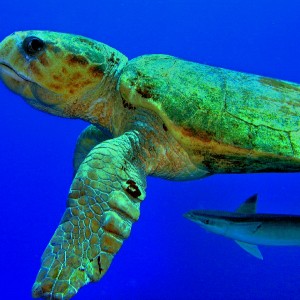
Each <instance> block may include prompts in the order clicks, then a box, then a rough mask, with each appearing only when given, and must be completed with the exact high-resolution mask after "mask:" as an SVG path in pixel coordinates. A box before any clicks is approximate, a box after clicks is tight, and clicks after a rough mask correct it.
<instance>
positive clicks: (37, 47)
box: [23, 36, 45, 55]
mask: <svg viewBox="0 0 300 300" xmlns="http://www.w3.org/2000/svg"><path fill="white" fill-rule="evenodd" d="M44 47H45V43H44V42H43V41H42V40H41V39H39V38H37V37H35V36H29V37H27V38H26V39H25V40H24V41H23V49H24V51H25V52H26V53H27V54H29V55H34V54H37V53H38V52H40V51H41V50H43V48H44Z"/></svg>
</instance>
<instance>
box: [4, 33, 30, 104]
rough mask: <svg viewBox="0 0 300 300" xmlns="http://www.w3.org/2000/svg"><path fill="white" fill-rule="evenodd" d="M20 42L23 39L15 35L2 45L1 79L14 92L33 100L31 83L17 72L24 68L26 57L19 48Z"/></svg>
mask: <svg viewBox="0 0 300 300" xmlns="http://www.w3.org/2000/svg"><path fill="white" fill-rule="evenodd" d="M20 40H21V37H20V36H19V35H18V34H17V33H14V34H11V35H10V36H8V37H7V38H5V39H4V40H3V41H2V42H1V43H0V79H1V80H2V81H3V82H4V84H5V85H6V86H7V87H8V88H9V89H10V90H12V91H13V92H15V93H17V94H20V95H22V96H23V97H26V98H28V99H32V98H33V95H32V93H31V90H30V81H29V80H28V79H27V78H26V76H24V75H23V74H21V72H17V71H16V69H18V70H22V67H23V68H24V56H23V55H22V53H21V52H20V51H19V47H18V45H19V44H20ZM22 64H23V65H22ZM13 66H14V67H13Z"/></svg>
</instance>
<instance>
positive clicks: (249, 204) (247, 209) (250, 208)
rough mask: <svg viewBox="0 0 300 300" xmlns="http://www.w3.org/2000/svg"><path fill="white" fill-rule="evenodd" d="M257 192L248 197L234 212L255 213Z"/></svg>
mask: <svg viewBox="0 0 300 300" xmlns="http://www.w3.org/2000/svg"><path fill="white" fill-rule="evenodd" d="M256 203H257V194H255V195H253V196H251V197H250V198H248V199H247V200H246V201H245V202H244V203H243V204H242V205H241V206H240V207H239V208H238V209H237V210H236V211H235V212H237V213H241V214H255V213H256Z"/></svg>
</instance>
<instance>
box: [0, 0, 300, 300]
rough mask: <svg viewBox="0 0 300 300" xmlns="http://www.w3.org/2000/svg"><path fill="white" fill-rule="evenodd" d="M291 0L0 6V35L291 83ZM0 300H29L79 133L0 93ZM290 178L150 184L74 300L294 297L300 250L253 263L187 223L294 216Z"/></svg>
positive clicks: (294, 61) (297, 8)
mask: <svg viewBox="0 0 300 300" xmlns="http://www.w3.org/2000/svg"><path fill="white" fill-rule="evenodd" d="M299 15H300V2H299V1H296V0H286V1H279V0H275V1H266V0H260V1H258V0H252V1H247V0H244V1H239V0H228V1H222V0H204V1H201V0H198V1H192V0H185V1H178V0H177V1H175V0H174V1H171V0H166V1H156V0H152V1H150V0H144V1H137V0H133V1H129V0H128V1H126V0H119V1H117V0H111V1H101V0H99V1H96V0H93V1H90V0H86V1H74V0H73V1H49V0H48V1H37V0H31V1H30V2H21V1H17V0H11V1H5V2H4V1H3V2H2V4H1V10H0V38H1V39H2V38H4V37H5V36H6V35H8V34H10V33H12V32H13V31H16V30H28V29H42V30H46V29H47V30H54V31H61V32H69V33H76V34H81V35H84V36H88V37H90V38H94V39H96V40H99V41H101V42H104V43H107V44H109V45H110V46H113V47H115V48H116V49H118V50H119V51H121V52H123V53H124V54H125V55H127V56H128V57H129V58H133V57H136V56H138V55H142V54H147V53H165V54H171V55H174V56H178V57H181V58H184V59H187V60H192V61H196V62H199V63H206V64H210V65H215V66H220V67H224V68H229V69H234V70H238V71H244V72H249V73H257V74H261V75H265V76H270V77H275V78H280V79H285V80H290V81H295V82H298V83H300V71H299V70H300V60H299V53H300V43H299V41H300V32H299V28H300V18H299ZM0 95H1V130H0V141H1V147H0V149H1V155H0V161H1V162H0V165H1V180H0V190H1V196H2V197H1V202H0V203H1V206H0V215H1V218H0V266H1V272H0V299H20V300H27V299H31V286H32V284H33V282H34V280H35V276H36V274H37V272H38V269H39V266H40V257H41V254H42V252H43V250H44V249H45V247H46V245H47V243H48V241H49V240H50V238H51V236H52V234H53V232H54V230H55V229H56V227H57V225H58V223H59V220H60V218H61V216H62V214H63V212H64V209H65V203H66V197H67V194H68V189H69V186H70V183H71V180H72V156H73V150H74V145H75V141H76V138H77V136H78V135H79V133H80V132H81V130H82V129H83V128H85V126H86V125H87V124H85V123H84V122H82V121H78V120H66V119H61V118H57V117H53V116H50V115H46V114H44V113H41V112H38V111H36V110H34V109H32V108H31V107H29V106H28V105H27V104H25V102H23V100H22V99H21V98H20V97H18V96H16V95H14V94H12V93H11V92H9V91H8V90H7V89H6V88H5V87H4V85H3V84H1V85H0ZM299 180H300V175H299V174H259V175H218V176H212V177H209V178H207V179H204V180H197V181H193V182H169V181H166V180H161V179H158V178H149V179H148V188H147V198H146V199H145V201H144V203H143V204H142V208H141V217H140V220H139V221H138V222H137V223H136V224H134V226H133V229H132V233H131V236H130V238H129V239H128V240H127V241H125V242H124V245H123V247H122V248H121V250H120V252H119V253H118V255H116V257H115V259H114V261H113V263H112V266H111V268H110V270H109V271H108V273H107V274H106V275H105V277H104V278H103V279H102V280H101V281H100V282H99V283H96V284H90V285H88V286H87V287H84V288H82V290H80V292H79V293H78V295H77V296H76V298H75V299H78V300H80V299H81V300H83V299H85V300H86V299H88V300H98V299H112V300H114V299H122V300H123V299H124V300H129V299H143V300H154V299H158V300H160V299H174V300H176V299H179V300H180V299H216V300H218V299H299V297H300V285H299V282H300V272H299V269H300V248H297V247H261V251H262V253H263V255H264V258H265V259H264V261H259V260H257V259H255V258H253V257H252V256H250V255H249V254H247V253H246V252H244V251H243V250H242V249H241V248H239V247H238V246H237V245H236V244H235V243H233V242H232V241H230V240H227V239H225V238H222V237H219V236H215V235H213V234H209V233H206V232H205V231H203V230H202V229H200V228H199V227H198V226H196V225H195V224H194V223H192V222H190V221H188V220H186V219H184V218H183V217H182V215H183V213H185V212H186V211H188V210H190V209H197V208H203V209H223V210H234V209H235V208H236V207H238V206H239V204H240V203H241V202H242V201H244V200H245V199H246V198H247V197H248V196H250V195H252V194H254V193H258V194H259V203H258V210H259V211H260V212H270V213H294V214H299V215H300V204H299V203H300V202H299V200H300V196H299V189H300V187H299Z"/></svg>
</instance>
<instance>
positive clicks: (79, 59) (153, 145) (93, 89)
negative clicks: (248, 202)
mask: <svg viewBox="0 0 300 300" xmlns="http://www.w3.org/2000/svg"><path fill="white" fill-rule="evenodd" d="M0 78H1V79H2V81H3V82H4V83H5V84H6V85H7V86H8V87H9V88H10V89H11V90H12V91H14V92H15V93H17V94H19V95H21V96H23V97H24V99H25V100H26V101H27V102H28V103H29V104H30V105H32V106H33V107H35V108H37V109H40V110H42V111H45V112H47V113H51V114H54V115H58V116H62V117H67V118H80V119H83V120H85V121H88V122H89V123H91V124H92V125H90V126H89V127H88V128H87V129H85V130H84V131H83V132H82V133H81V135H80V136H79V138H78V141H77V145H76V149H75V154H74V160H73V164H74V171H75V175H74V180H73V183H72V185H71V188H70V193H69V198H68V203H67V209H66V212H65V214H64V216H63V218H62V220H61V222H60V224H59V226H58V228H57V230H56V231H55V233H54V235H53V237H52V239H51V241H50V242H49V245H48V246H47V248H46V250H45V252H44V254H43V256H42V265H41V269H40V271H39V273H38V276H37V279H36V282H35V284H34V286H33V296H34V297H42V298H45V299H70V298H71V297H73V296H74V295H75V294H76V293H77V291H78V290H79V288H80V287H82V286H83V285H85V284H87V283H89V282H92V281H98V280H99V279H100V278H101V277H102V276H103V275H104V274H105V273H106V272H107V270H108V268H109V266H110V264H111V262H112V259H113V257H114V255H115V254H116V253H117V251H118V250H119V248H120V247H121V245H122V243H123V241H124V239H126V238H127V237H128V236H129V234H130V230H131V225H132V223H133V222H134V221H136V220H137V219H138V218H139V214H140V203H141V202H142V200H143V199H144V198H145V188H146V182H145V179H146V176H147V175H154V176H159V177H163V178H168V179H173V180H189V179H195V178H201V177H205V176H208V175H211V174H214V173H249V172H259V171H281V172H284V171H299V170H300V157H299V156H300V154H299V153H300V141H299V138H298V132H299V128H300V127H299V104H298V96H299V91H300V87H299V85H297V84H293V83H289V82H285V81H280V80H274V79H269V78H264V77H259V76H255V75H248V74H243V73H237V72H233V71H228V70H224V69H220V68H214V67H209V66H204V65H199V64H196V63H191V62H186V61H183V60H180V59H177V58H174V57H170V56H165V55H148V56H143V57H140V58H137V59H135V60H133V61H130V62H129V63H128V62H127V58H126V57H125V56H124V55H122V54H121V53H119V52H118V51H117V50H115V49H113V48H111V47H109V46H107V45H104V44H102V43H99V42H96V41H93V40H90V39H87V38H84V37H81V36H75V35H69V34H62V33H55V32H47V31H45V32H43V31H27V32H17V33H15V34H13V35H11V36H9V37H7V38H6V39H4V40H3V41H2V42H1V43H0Z"/></svg>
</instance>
